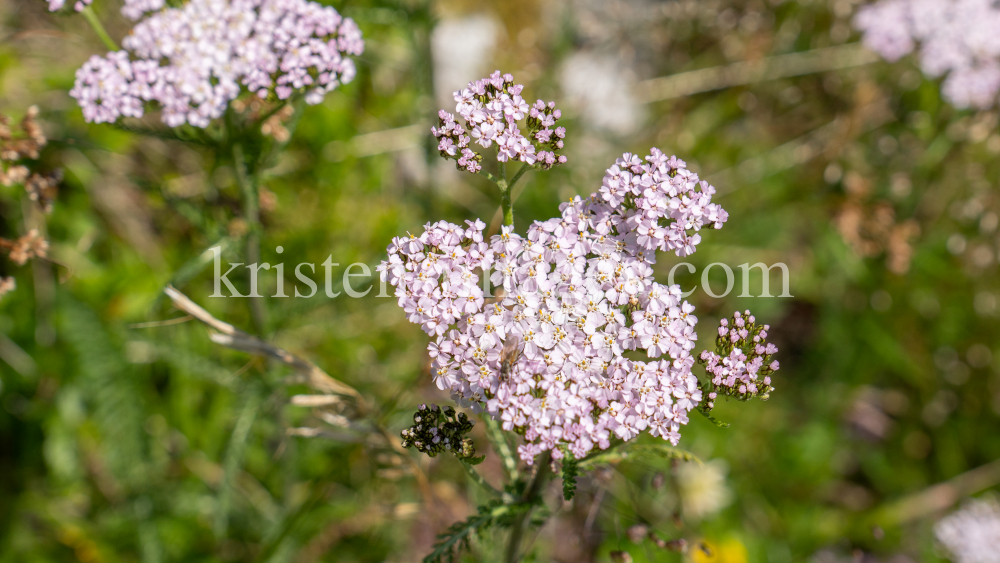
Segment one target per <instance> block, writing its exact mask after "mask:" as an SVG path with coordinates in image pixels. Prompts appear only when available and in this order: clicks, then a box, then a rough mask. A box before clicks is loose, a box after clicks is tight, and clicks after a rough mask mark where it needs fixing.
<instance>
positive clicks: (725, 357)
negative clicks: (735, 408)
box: [698, 311, 778, 410]
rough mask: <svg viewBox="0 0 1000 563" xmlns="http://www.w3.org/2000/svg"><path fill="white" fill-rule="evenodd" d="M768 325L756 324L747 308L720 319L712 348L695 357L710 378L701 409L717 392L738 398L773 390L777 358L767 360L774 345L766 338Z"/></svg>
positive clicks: (764, 394)
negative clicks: (717, 334)
mask: <svg viewBox="0 0 1000 563" xmlns="http://www.w3.org/2000/svg"><path fill="white" fill-rule="evenodd" d="M770 328H771V327H769V326H768V325H758V324H756V319H755V318H754V316H753V315H751V314H750V311H746V312H744V313H743V314H740V312H739V311H736V313H735V314H734V315H733V317H732V318H731V319H722V321H720V323H719V336H718V337H717V338H716V339H715V352H710V351H708V350H706V351H704V352H702V353H701V356H700V357H699V358H698V363H700V364H701V365H703V366H705V371H706V372H708V377H709V378H710V379H709V383H708V385H707V386H706V387H705V389H704V391H705V392H706V393H707V394H706V396H705V403H704V406H703V408H704V409H705V410H710V409H711V408H712V407H714V406H715V402H714V401H715V399H716V397H718V395H719V394H720V393H721V394H723V395H726V396H729V397H736V398H737V399H740V400H741V401H748V400H750V399H752V398H754V397H760V398H761V400H764V401H766V400H767V398H768V397H769V396H770V393H771V391H774V387H772V386H771V374H773V373H774V372H776V371H778V362H777V360H775V361H771V356H772V355H773V354H776V353H777V352H778V347H777V346H775V345H774V344H770V343H768V342H767V331H768V330H769V329H770Z"/></svg>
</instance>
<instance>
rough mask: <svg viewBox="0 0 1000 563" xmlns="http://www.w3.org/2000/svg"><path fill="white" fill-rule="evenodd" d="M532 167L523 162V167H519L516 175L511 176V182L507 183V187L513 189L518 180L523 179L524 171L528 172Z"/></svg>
mask: <svg viewBox="0 0 1000 563" xmlns="http://www.w3.org/2000/svg"><path fill="white" fill-rule="evenodd" d="M530 168H531V167H530V166H528V165H527V164H522V165H521V167H520V168H518V170H517V172H515V173H514V177H513V178H511V179H510V182H508V183H507V189H508V190H513V189H514V184H516V183H517V181H518V180H520V179H521V176H523V175H524V173H525V172H527V171H528V170H529V169H530Z"/></svg>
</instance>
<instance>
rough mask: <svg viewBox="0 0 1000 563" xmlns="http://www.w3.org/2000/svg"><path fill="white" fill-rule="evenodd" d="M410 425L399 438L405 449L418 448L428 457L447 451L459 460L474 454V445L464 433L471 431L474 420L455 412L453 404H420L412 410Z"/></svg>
mask: <svg viewBox="0 0 1000 563" xmlns="http://www.w3.org/2000/svg"><path fill="white" fill-rule="evenodd" d="M413 423H414V424H413V426H411V427H409V428H407V429H406V430H403V431H402V432H401V433H400V437H401V438H402V439H403V447H404V448H417V451H420V452H423V453H425V454H427V455H429V456H430V457H436V456H437V455H438V454H439V453H441V452H444V451H450V452H452V453H453V454H455V457H457V458H458V459H461V460H472V458H475V457H476V448H475V446H474V445H473V444H472V440H470V439H469V438H466V435H467V434H468V433H469V432H471V431H472V427H473V426H474V425H475V422H473V421H472V420H469V417H468V416H467V415H466V414H465V413H464V412H463V413H456V412H455V409H454V408H452V407H445V408H443V409H442V408H440V407H438V406H437V405H426V404H424V405H420V407H419V408H418V409H417V412H415V413H413Z"/></svg>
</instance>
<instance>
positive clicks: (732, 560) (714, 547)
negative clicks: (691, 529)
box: [688, 538, 748, 563]
mask: <svg viewBox="0 0 1000 563" xmlns="http://www.w3.org/2000/svg"><path fill="white" fill-rule="evenodd" d="M688 558H689V559H690V560H691V561H693V562H694V563H747V561H748V555H747V548H746V546H744V545H743V542H741V541H740V540H738V539H736V538H728V539H726V540H725V541H722V542H716V541H712V540H707V539H706V540H701V541H697V542H694V543H693V544H692V545H691V548H690V549H689V551H688Z"/></svg>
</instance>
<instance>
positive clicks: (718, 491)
mask: <svg viewBox="0 0 1000 563" xmlns="http://www.w3.org/2000/svg"><path fill="white" fill-rule="evenodd" d="M728 474H729V466H728V465H726V462H725V461H723V460H721V459H713V460H712V461H709V462H708V463H706V464H705V465H704V466H700V465H698V464H696V463H684V464H681V465H680V466H679V467H678V468H677V487H678V489H679V492H680V496H681V507H682V508H683V510H684V517H685V518H686V519H690V520H703V519H705V518H707V517H709V516H712V515H713V514H715V513H717V512H719V511H720V510H722V509H723V508H725V507H727V506H729V503H730V502H731V501H732V498H733V492H732V491H731V490H730V489H729V485H727V484H726V475H728Z"/></svg>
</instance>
